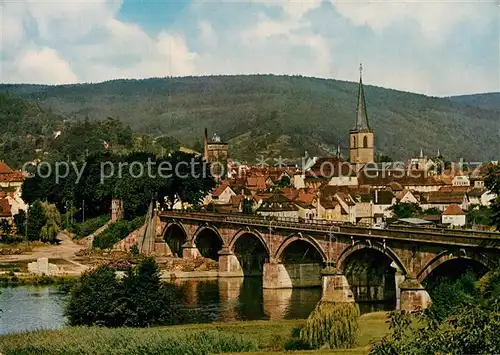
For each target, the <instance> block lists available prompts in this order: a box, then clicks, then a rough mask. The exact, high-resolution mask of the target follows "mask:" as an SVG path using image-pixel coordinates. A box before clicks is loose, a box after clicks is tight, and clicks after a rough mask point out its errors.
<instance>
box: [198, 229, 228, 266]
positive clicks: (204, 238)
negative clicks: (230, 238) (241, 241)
mask: <svg viewBox="0 0 500 355" xmlns="http://www.w3.org/2000/svg"><path fill="white" fill-rule="evenodd" d="M192 241H193V244H194V245H195V246H196V247H197V248H198V251H199V252H200V254H201V255H202V256H203V257H205V258H209V259H213V260H218V252H219V251H220V250H221V249H222V246H223V245H224V239H222V237H221V236H220V234H219V231H218V230H217V228H215V227H214V226H213V225H211V224H208V223H206V224H203V225H201V226H199V227H198V229H196V232H195V233H194V235H193V240H192Z"/></svg>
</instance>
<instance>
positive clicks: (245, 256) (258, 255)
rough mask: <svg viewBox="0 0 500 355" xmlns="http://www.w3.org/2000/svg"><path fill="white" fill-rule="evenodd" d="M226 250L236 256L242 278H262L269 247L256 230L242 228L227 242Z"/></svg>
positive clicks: (268, 256)
mask: <svg viewBox="0 0 500 355" xmlns="http://www.w3.org/2000/svg"><path fill="white" fill-rule="evenodd" d="M228 249H229V250H230V251H231V252H232V253H233V254H234V255H235V256H236V258H237V259H238V262H239V264H240V267H241V269H242V271H243V274H244V276H262V275H263V270H264V264H265V263H266V262H268V261H269V258H270V250H269V245H268V243H267V242H266V240H265V239H264V238H263V236H262V235H261V234H260V233H259V232H258V231H256V230H252V229H250V228H242V229H240V230H238V231H237V232H236V234H235V235H234V236H233V237H232V238H231V240H230V241H229V245H228Z"/></svg>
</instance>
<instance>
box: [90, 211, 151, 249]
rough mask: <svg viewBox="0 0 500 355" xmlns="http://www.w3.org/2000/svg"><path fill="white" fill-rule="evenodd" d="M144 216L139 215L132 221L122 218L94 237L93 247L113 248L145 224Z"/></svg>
mask: <svg viewBox="0 0 500 355" xmlns="http://www.w3.org/2000/svg"><path fill="white" fill-rule="evenodd" d="M144 220H145V218H144V217H137V218H135V219H133V220H132V221H126V220H120V221H117V222H115V223H113V224H112V225H110V226H109V227H108V229H106V230H105V231H104V232H102V233H101V234H99V235H97V236H96V237H95V238H94V243H93V247H94V248H100V249H108V248H112V247H113V245H114V244H115V243H117V242H119V241H120V240H122V239H123V238H125V237H126V236H127V235H129V234H130V233H132V232H133V231H135V230H136V229H138V228H139V227H141V226H142V225H143V224H144Z"/></svg>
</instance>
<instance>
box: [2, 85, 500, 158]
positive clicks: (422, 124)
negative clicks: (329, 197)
mask: <svg viewBox="0 0 500 355" xmlns="http://www.w3.org/2000/svg"><path fill="white" fill-rule="evenodd" d="M357 89H358V84H357V83H352V82H344V81H337V80H326V79H317V78H307V77H301V76H293V77H291V76H273V75H250V76H211V77H185V78H163V79H159V78H154V79H145V80H114V81H109V82H104V83H100V84H78V85H62V86H40V85H0V90H1V91H6V90H7V91H12V92H14V93H15V94H17V95H20V96H21V97H23V98H26V99H31V100H34V99H35V100H38V102H39V104H40V106H41V107H43V108H45V109H47V108H50V110H52V111H53V112H54V113H56V114H58V115H61V116H63V117H65V118H69V119H83V118H85V117H87V116H88V117H89V118H91V119H104V118H106V117H113V118H119V119H120V120H121V121H122V122H124V123H126V124H129V125H131V126H132V128H133V129H134V130H137V131H142V132H144V133H150V134H152V135H154V136H160V135H169V136H173V137H175V138H177V139H178V140H180V141H181V142H182V143H184V144H185V145H188V146H191V147H195V148H199V147H200V144H201V142H202V136H203V129H204V127H207V128H208V129H209V133H210V134H212V133H213V132H214V131H217V132H218V133H219V134H220V135H221V137H222V139H223V140H229V143H230V155H231V157H233V158H236V159H244V160H248V161H250V162H254V161H255V159H256V157H257V156H259V155H260V154H263V155H266V156H271V157H278V156H279V155H282V156H284V157H298V156H302V155H303V154H304V151H305V150H307V151H308V153H309V155H313V154H314V155H322V154H329V153H332V152H333V151H334V150H335V149H336V147H337V144H340V146H341V148H342V151H343V153H344V154H346V153H347V146H348V132H349V129H350V128H352V126H353V124H354V119H355V116H356V100H357ZM365 94H366V101H367V107H368V115H369V120H370V125H371V126H372V128H373V129H374V131H375V134H376V136H375V137H376V138H375V139H376V149H377V151H378V153H380V154H385V155H389V156H391V157H392V158H394V159H402V158H408V157H410V156H413V155H415V154H417V153H418V152H419V151H420V149H421V148H422V149H423V150H424V153H426V154H429V155H430V154H434V153H435V152H436V150H437V149H438V148H440V150H441V153H442V154H443V155H444V156H445V157H446V158H448V159H458V158H460V157H463V158H465V159H470V160H491V159H498V156H497V152H498V140H499V122H498V120H499V113H500V109H499V108H498V107H497V106H491V105H484V104H481V105H479V104H476V103H477V102H480V103H482V102H483V101H482V100H481V99H478V100H471V99H470V97H469V99H467V100H465V101H464V99H459V100H454V98H435V97H427V96H424V95H418V94H412V93H407V92H401V91H396V90H390V89H384V88H380V87H374V86H369V85H366V86H365ZM475 102H476V103H475ZM2 129H3V128H2Z"/></svg>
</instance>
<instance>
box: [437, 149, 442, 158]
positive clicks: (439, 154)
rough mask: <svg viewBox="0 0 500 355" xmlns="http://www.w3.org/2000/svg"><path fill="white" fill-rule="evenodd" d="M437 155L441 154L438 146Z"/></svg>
mask: <svg viewBox="0 0 500 355" xmlns="http://www.w3.org/2000/svg"><path fill="white" fill-rule="evenodd" d="M436 156H437V157H440V156H441V152H440V151H439V148H438V151H437V155H436Z"/></svg>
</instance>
